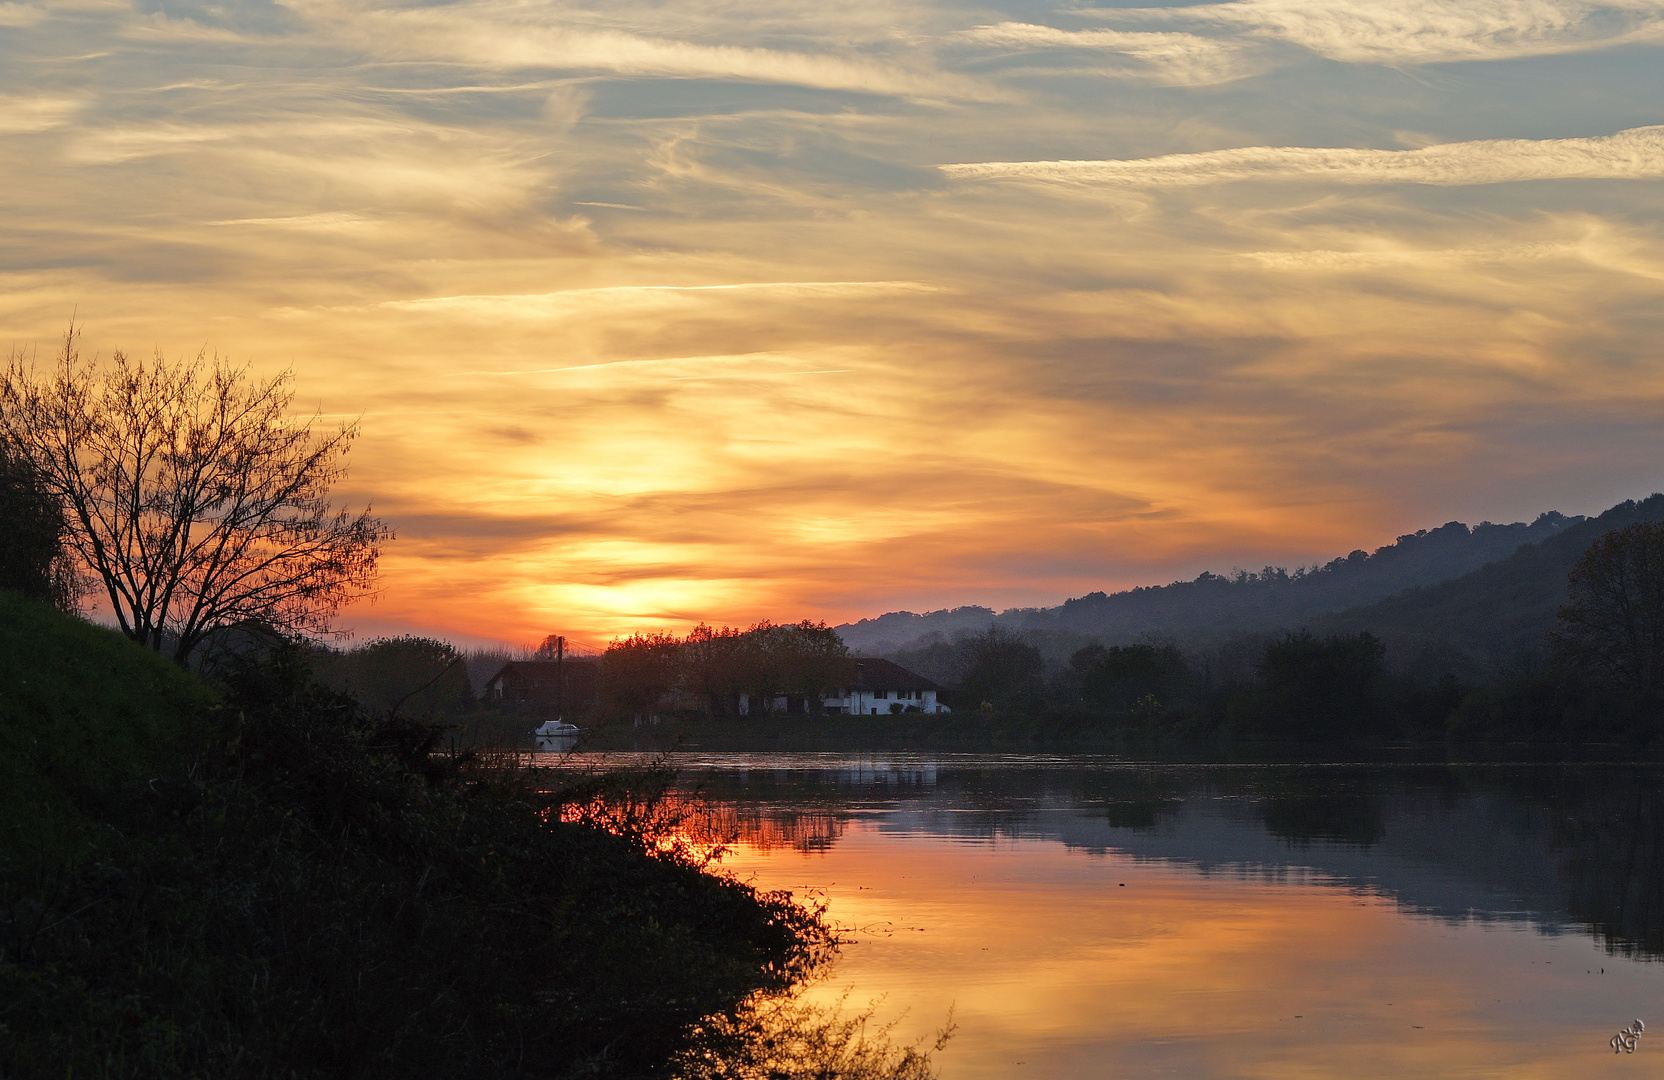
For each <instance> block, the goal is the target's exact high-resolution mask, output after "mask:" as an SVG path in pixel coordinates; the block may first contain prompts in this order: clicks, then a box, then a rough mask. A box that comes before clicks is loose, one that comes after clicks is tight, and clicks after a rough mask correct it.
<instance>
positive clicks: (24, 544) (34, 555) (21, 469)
mask: <svg viewBox="0 0 1664 1080" xmlns="http://www.w3.org/2000/svg"><path fill="white" fill-rule="evenodd" d="M64 531H65V523H64V512H63V506H62V504H60V503H59V501H58V499H57V498H56V496H54V495H53V494H52V491H51V488H50V487H49V486H48V485H47V483H46V478H45V477H44V476H43V475H42V474H41V472H40V470H39V469H37V468H36V467H35V465H34V463H33V462H32V461H30V460H29V458H28V456H27V455H25V454H23V453H21V452H19V451H18V450H16V449H15V448H14V447H12V446H11V444H9V443H7V442H5V441H4V440H0V589H15V590H17V591H18V592H20V593H23V594H24V595H25V596H30V597H33V598H35V599H36V600H44V601H46V602H47V603H50V604H53V605H55V606H57V607H60V608H65V609H67V608H69V607H71V606H73V605H74V602H75V599H76V593H77V590H76V589H75V587H74V584H75V582H74V575H73V571H72V570H71V568H70V565H69V560H68V556H67V553H66V552H65V550H64Z"/></svg>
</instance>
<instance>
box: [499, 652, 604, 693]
mask: <svg viewBox="0 0 1664 1080" xmlns="http://www.w3.org/2000/svg"><path fill="white" fill-rule="evenodd" d="M562 666H565V667H568V668H571V667H574V666H578V667H593V666H595V661H594V659H593V658H591V657H587V656H569V657H567V658H566V659H565V660H510V661H509V662H508V663H506V664H504V665H503V666H502V667H500V668H498V669H497V672H496V674H494V675H492V676H491V678H489V679H487V680H485V684H486V685H487V686H490V685H491V684H492V683H494V682H496V681H497V680H498V679H500V678H502V677H503V676H504V675H507V674H510V673H511V672H512V673H513V674H515V675H518V676H520V677H521V678H523V679H529V680H531V681H533V682H542V681H543V680H544V679H549V680H553V679H554V678H555V677H556V674H557V672H556V669H557V668H560V667H562Z"/></svg>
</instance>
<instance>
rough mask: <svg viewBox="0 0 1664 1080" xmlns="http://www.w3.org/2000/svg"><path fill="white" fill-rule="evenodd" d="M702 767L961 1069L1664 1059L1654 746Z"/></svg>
mask: <svg viewBox="0 0 1664 1080" xmlns="http://www.w3.org/2000/svg"><path fill="white" fill-rule="evenodd" d="M679 764H680V765H681V767H682V769H683V770H684V776H685V777H686V778H687V779H688V782H689V783H690V784H697V785H698V786H699V787H700V788H701V789H702V790H703V791H704V793H705V795H706V796H707V797H708V798H709V799H711V800H712V801H713V803H714V805H715V807H716V817H717V818H718V819H719V821H718V823H719V825H720V826H721V827H722V828H723V829H725V830H727V831H728V832H729V833H730V834H731V835H733V836H736V837H737V838H738V839H737V841H736V842H735V843H734V845H733V851H732V853H731V854H730V855H729V856H728V857H727V858H726V860H725V864H726V865H727V866H728V867H729V868H730V869H731V870H732V871H733V872H735V873H736V874H738V875H739V876H741V877H742V878H745V879H749V880H752V881H754V882H755V883H756V884H758V885H760V886H763V887H765V888H770V889H775V888H781V889H790V890H792V891H793V892H795V893H797V894H799V895H800V896H801V897H803V898H805V899H808V898H820V899H822V900H824V902H825V903H826V904H827V905H828V910H829V915H830V917H831V918H832V920H833V921H834V922H836V923H837V924H838V925H840V926H842V927H845V928H847V937H848V939H849V944H847V945H846V946H845V947H844V948H843V950H842V953H841V955H840V957H839V959H838V961H837V962H836V964H835V965H834V966H833V968H832V969H831V971H830V972H829V974H828V978H827V979H826V981H825V982H824V983H823V984H821V985H819V986H817V987H816V988H814V990H813V991H812V993H814V994H815V995H818V996H820V997H825V998H836V997H838V996H840V995H842V994H843V993H845V992H846V991H847V992H848V993H849V995H850V1001H851V1002H852V1003H856V1004H863V1003H865V1002H867V1001H869V1000H872V999H882V1000H881V1004H880V1005H879V1015H880V1017H882V1018H887V1019H897V1027H896V1034H897V1035H898V1036H900V1038H901V1039H902V1040H903V1041H909V1040H911V1039H913V1038H917V1037H924V1036H928V1035H930V1034H932V1033H933V1032H934V1031H935V1030H936V1029H937V1028H938V1027H940V1026H941V1025H942V1024H943V1022H944V1021H945V1019H946V1018H947V1016H948V1014H949V1011H950V1009H951V1011H952V1015H953V1018H954V1021H955V1022H956V1023H957V1025H958V1030H957V1033H956V1035H955V1037H954V1038H953V1040H952V1041H951V1043H950V1044H949V1045H948V1048H947V1049H946V1050H945V1051H943V1052H942V1053H941V1054H940V1055H939V1056H938V1058H937V1062H938V1065H939V1068H940V1073H941V1075H942V1076H943V1077H945V1078H948V1080H971V1078H993V1077H1142V1076H1176V1077H1197V1078H1203V1077H1267V1078H1273V1077H1274V1078H1289V1077H1308V1076H1309V1077H1334V1076H1346V1077H1394V1078H1397V1077H1416V1076H1427V1077H1469V1076H1471V1077H1492V1076H1495V1077H1501V1076H1507V1077H1514V1078H1520V1077H1568V1078H1570V1077H1577V1078H1584V1077H1594V1076H1664V964H1661V963H1659V962H1658V958H1659V957H1660V956H1664V863H1661V858H1664V850H1661V833H1664V829H1661V824H1664V815H1661V812H1660V811H1661V809H1664V806H1661V800H1660V785H1659V780H1660V777H1661V775H1664V774H1660V772H1659V771H1658V770H1656V769H1638V768H1626V767H1613V766H1573V767H1564V766H1548V767H1531V766H1526V767H1521V766H1464V767H1451V766H1436V767H1435V766H1347V765H1319V766H1298V767H1284V766H1273V767H1236V766H1219V767H1212V766H1210V767H1188V766H1186V767H1173V766H1139V765H1129V764H1126V763H1122V762H1114V761H1109V760H1103V759H1082V758H1034V757H989V756H939V757H924V756H905V755H888V756H883V757H872V756H840V755H815V754H795V755H762V754H756V755H746V754H727V755H704V756H699V755H683V756H682V757H681V758H680V759H679ZM1637 1018H1639V1019H1642V1020H1644V1021H1646V1022H1647V1023H1648V1024H1649V1025H1653V1024H1655V1023H1656V1026H1655V1027H1653V1028H1652V1029H1651V1034H1650V1035H1644V1036H1642V1038H1641V1039H1640V1040H1638V1048H1637V1050H1636V1052H1635V1053H1634V1054H1632V1055H1631V1054H1614V1052H1613V1050H1612V1047H1611V1046H1610V1045H1609V1040H1610V1039H1611V1038H1612V1036H1613V1035H1614V1034H1615V1033H1616V1032H1617V1031H1618V1029H1619V1028H1621V1027H1624V1026H1626V1025H1628V1024H1629V1023H1630V1022H1631V1021H1632V1020H1634V1019H1637Z"/></svg>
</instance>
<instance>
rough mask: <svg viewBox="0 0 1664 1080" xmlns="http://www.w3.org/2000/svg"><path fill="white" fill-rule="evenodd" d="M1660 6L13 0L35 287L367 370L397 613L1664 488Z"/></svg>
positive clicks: (728, 588)
mask: <svg viewBox="0 0 1664 1080" xmlns="http://www.w3.org/2000/svg"><path fill="white" fill-rule="evenodd" d="M1453 13H1454V14H1453ZM1661 41H1664V6H1661V5H1660V4H1658V3H1655V2H1651V0H1621V2H1618V3H1615V4H1607V5H1594V4H1591V3H1586V2H1581V0H1540V2H1539V0H1531V2H1527V0H1496V2H1495V3H1490V4H1486V5H1477V6H1476V5H1447V4H1441V3H1435V2H1434V0H1390V2H1384V3H1370V4H1364V3H1362V2H1361V0H1359V2H1351V0H1237V2H1233V3H1224V4H1208V5H1201V6H1195V7H1186V8H1177V9H1166V8H1163V9H1148V10H1144V9H1138V10H1130V9H1119V8H1107V7H1106V8H1102V9H1094V8H1081V9H1071V10H1070V11H1066V12H1057V11H1054V10H1052V9H1051V8H1049V7H1046V6H1045V5H1041V6H1034V5H1030V4H1027V3H1026V2H1016V0H1013V2H1012V3H1009V4H1006V5H1005V6H1003V7H983V6H976V5H966V4H948V3H913V2H908V3H896V4H891V3H886V4H859V3H858V4H853V5H836V6H832V7H828V6H827V5H824V4H815V5H810V4H803V3H798V2H796V0H779V2H774V3H767V4H764V3H754V2H748V0H736V2H734V3H722V4H718V3H711V2H707V3H683V2H672V3H668V4H632V3H627V2H626V3H620V4H609V5H607V6H606V9H605V11H601V10H598V9H594V8H593V6H588V7H586V6H580V5H567V4H562V3H554V2H544V0H535V2H514V3H511V2H507V0H465V2H457V3H447V4H433V5H413V4H400V3H372V2H360V0H347V2H339V3H330V4H322V3H316V2H312V0H284V2H274V0H257V2H256V0H249V2H237V3H229V4H219V5H204V4H196V3H192V2H189V0H165V2H160V0H159V2H154V3H153V2H146V3H142V4H137V5H127V4H122V3H116V2H113V0H68V2H62V3H59V2H48V3H38V4H19V3H0V61H3V64H4V70H6V71H7V72H8V78H7V79H6V81H5V82H4V84H0V143H3V144H4V150H5V152H4V153H3V154H0V275H3V280H4V284H5V288H4V289H3V290H0V333H3V336H4V337H5V339H6V340H7V341H9V342H10V343H12V344H13V345H15V346H17V347H23V348H29V347H36V346H38V347H39V348H40V349H41V350H42V351H49V350H50V349H51V347H52V343H53V339H54V337H55V336H56V335H58V334H59V333H61V331H62V329H63V327H64V326H65V325H66V324H67V322H68V320H69V318H70V316H71V313H72V312H76V313H78V318H79V319H80V320H81V322H82V323H83V325H84V327H85V338H84V342H85V346H86V349H87V351H89V352H90V351H94V350H103V351H106V352H107V351H108V350H109V349H111V348H114V347H122V348H125V349H127V350H128V351H130V352H144V351H148V350H149V349H150V348H152V347H159V348H161V349H163V350H164V351H166V352H168V353H170V354H175V353H180V352H195V351H196V350H197V349H198V348H200V347H202V346H203V345H204V344H206V345H207V346H209V347H210V348H213V349H217V350H219V351H220V352H222V353H224V354H227V355H229V356H231V357H233V358H235V359H238V360H246V361H249V362H251V363H252V364H253V365H254V366H255V368H256V369H257V370H259V371H262V372H268V371H272V370H275V369H278V368H281V367H283V366H285V365H292V366H293V367H294V369H295V371H296V372H297V375H298V386H299V391H300V397H301V399H302V400H303V401H304V402H305V403H306V404H307V405H308V406H309V407H311V406H314V405H315V406H317V407H318V408H320V409H321V410H322V411H323V412H324V413H326V414H327V415H328V416H329V417H331V418H338V417H340V416H361V417H362V422H363V438H362V439H361V440H360V441H359V443H358V444H357V448H356V450H355V452H354V469H353V473H352V477H351V480H350V483H349V485H348V486H347V487H346V488H345V489H343V494H344V495H345V496H347V497H349V498H351V499H353V500H356V501H366V500H367V501H371V502H373V503H374V504H375V506H376V508H377V510H378V511H379V512H381V513H382V514H384V515H385V516H386V517H388V518H389V519H390V521H391V522H392V524H393V525H394V526H395V528H396V529H397V531H398V534H399V539H398V541H397V542H396V543H395V544H393V545H392V546H391V547H390V548H389V550H388V554H387V558H386V562H385V578H384V589H383V592H382V594H381V596H380V598H379V600H378V601H377V603H376V604H375V605H373V606H369V607H364V608H360V609H358V610H356V611H354V612H352V613H350V615H349V618H348V620H347V622H348V624H349V625H352V626H355V627H356V628H358V630H359V631H360V632H361V633H371V632H384V631H389V630H394V631H396V630H406V629H410V630H423V631H428V632H437V633H443V634H450V635H453V636H456V637H458V638H459V639H465V640H485V639H492V640H502V641H508V642H526V641H535V640H536V639H538V638H540V637H541V636H542V635H543V634H545V633H549V632H557V631H558V632H566V633H569V634H570V635H572V636H575V637H579V638H581V639H583V640H587V641H591V642H597V643H598V642H602V641H604V640H605V639H606V638H607V637H609V636H611V635H612V634H614V633H621V632H628V631H630V630H635V629H653V628H670V629H677V630H681V629H685V628H686V627H687V626H689V625H690V624H692V623H693V622H695V621H698V620H701V619H703V620H710V621H718V622H721V621H728V622H741V623H745V622H750V621H753V620H755V619H758V618H763V617H769V618H774V619H795V618H801V617H804V616H810V617H817V618H819V617H825V618H827V619H829V620H832V621H834V622H836V621H840V620H843V619H846V618H855V617H859V616H862V615H869V614H877V613H880V612H882V611H886V610H892V609H897V608H909V609H913V610H924V609H928V608H934V607H941V606H950V605H957V604H963V603H982V604H988V605H991V606H994V607H1005V606H1010V605H1024V604H1035V603H1048V604H1050V603H1056V602H1059V601H1060V600H1062V599H1063V598H1065V597H1067V596H1071V595H1079V594H1081V593H1083V592H1086V591H1089V590H1091V589H1098V588H1104V589H1114V588H1117V587H1125V586H1128V585H1133V584H1140V583H1149V582H1158V581H1165V580H1171V579H1172V578H1174V577H1178V576H1183V577H1192V576H1194V575H1195V574H1196V573H1197V572H1198V571H1200V570H1202V569H1214V570H1228V569H1230V568H1231V567H1232V566H1233V565H1244V566H1249V567H1257V566H1258V565H1260V564H1262V563H1264V562H1267V561H1277V562H1281V563H1285V564H1286V563H1293V562H1296V561H1300V560H1306V561H1311V560H1315V559H1327V558H1329V557H1332V556H1334V555H1336V554H1342V553H1344V552H1346V551H1348V550H1350V549H1352V548H1354V547H1359V546H1364V547H1374V546H1377V545H1379V544H1382V543H1387V542H1390V541H1391V539H1392V537H1393V536H1394V535H1396V534H1397V533H1399V532H1404V531H1409V530H1413V529H1415V528H1418V527H1424V526H1431V525H1436V524H1439V523H1441V522H1443V521H1446V520H1449V519H1451V518H1455V517H1460V518H1461V519H1462V520H1466V521H1469V522H1470V523H1471V522H1476V521H1478V520H1480V519H1482V518H1489V519H1492V520H1514V519H1517V518H1521V517H1529V516H1532V515H1534V514H1535V513H1537V512H1539V511H1541V510H1546V509H1551V508H1554V509H1560V510H1563V511H1566V512H1572V513H1576V512H1590V511H1597V510H1599V509H1602V508H1604V507H1605V506H1606V505H1609V504H1610V503H1612V502H1615V501H1617V500H1619V499H1622V498H1626V497H1630V496H1641V495H1645V494H1647V493H1648V492H1650V491H1652V490H1653V489H1654V488H1656V487H1660V486H1664V478H1661V476H1660V471H1661V470H1660V469H1659V467H1658V466H1657V462H1658V460H1659V450H1660V449H1661V447H1660V445H1659V425H1658V421H1657V417H1658V415H1659V414H1660V405H1661V404H1664V402H1661V400H1660V399H1661V397H1664V382H1661V379H1660V366H1659V360H1660V346H1659V344H1658V342H1659V341H1660V340H1664V334H1661V333H1660V330H1661V329H1664V327H1661V325H1660V322H1661V318H1660V312H1661V311H1664V306H1661V305H1660V303H1659V300H1660V295H1659V294H1660V289H1661V284H1664V245H1661V243H1660V239H1661V226H1660V209H1661V203H1664V200H1661V193H1664V192H1661V187H1660V184H1659V179H1660V177H1664V130H1661V129H1658V128H1650V127H1648V126H1647V125H1651V124H1656V123H1657V122H1658V121H1659V119H1660V118H1661V117H1664V110H1661V108H1660V106H1661V105H1664V76H1661V75H1660V72H1664V64H1660V63H1659V59H1660V56H1659V43H1660V42H1661Z"/></svg>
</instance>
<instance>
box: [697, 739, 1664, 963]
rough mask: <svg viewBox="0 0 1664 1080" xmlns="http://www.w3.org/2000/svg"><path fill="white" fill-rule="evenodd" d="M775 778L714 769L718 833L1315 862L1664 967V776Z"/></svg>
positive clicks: (986, 768)
mask: <svg viewBox="0 0 1664 1080" xmlns="http://www.w3.org/2000/svg"><path fill="white" fill-rule="evenodd" d="M717 764H719V765H720V762H718V763H717ZM770 766H771V767H769V768H767V769H759V768H756V767H755V766H754V765H750V767H747V768H746V769H745V770H744V771H743V772H739V771H736V770H733V769H726V768H720V767H719V768H712V769H709V770H706V771H701V772H699V773H698V774H697V783H698V785H699V787H700V790H701V791H702V793H703V795H704V798H705V799H706V800H707V807H708V809H707V811H706V813H707V825H708V828H710V829H711V830H712V832H713V833H720V834H721V835H723V836H724V837H725V838H727V839H729V840H730V841H739V842H743V843H745V844H748V845H752V846H753V847H755V848H756V849H758V850H762V851H768V850H776V849H780V848H792V849H795V850H797V851H801V852H804V853H812V852H821V851H828V850H830V849H831V848H832V847H833V846H835V845H836V844H838V843H839V841H840V840H841V839H843V837H844V836H845V832H846V830H847V829H848V828H849V826H850V824H851V822H853V821H855V820H858V819H860V818H863V817H873V818H877V819H878V820H879V821H880V822H881V824H880V827H881V828H883V829H886V830H899V831H920V832H936V833H942V834H951V835H953V836H955V837H962V838H963V837H971V838H980V839H987V840H993V839H998V838H1001V837H1009V838H1022V837H1027V838H1035V839H1040V838H1050V839H1053V840H1058V841H1061V842H1062V843H1064V844H1066V845H1068V846H1070V847H1080V848H1085V849H1087V850H1092V851H1111V850H1113V851H1121V852H1124V853H1128V854H1132V855H1134V856H1136V857H1140V858H1147V859H1151V860H1158V861H1165V862H1173V863H1180V864H1190V865H1193V866H1195V867H1197V868H1198V869H1200V870H1201V871H1202V872H1204V873H1221V872H1230V873H1235V874H1240V875H1256V874H1269V873H1272V872H1273V871H1280V870H1283V869H1286V868H1288V867H1290V866H1299V867H1305V868H1311V869H1315V870H1316V871H1318V872H1319V873H1320V874H1321V875H1323V876H1324V877H1325V879H1326V880H1330V881H1332V882H1334V883H1336V884H1339V885H1345V886H1351V887H1355V888H1357V887H1361V888H1365V889H1368V890H1369V891H1372V892H1375V893H1379V894H1381V895H1385V896H1389V897H1391V898H1393V899H1395V900H1396V901H1397V902H1398V903H1399V904H1400V905H1401V906H1402V907H1404V908H1406V909H1409V910H1414V911H1417V912H1420V913H1422V914H1425V915H1431V916H1434V917H1439V918H1446V919H1452V920H1473V919H1477V920H1481V921H1487V920H1500V921H1522V920H1523V921H1528V922H1531V923H1532V924H1534V925H1536V926H1537V927H1538V929H1540V930H1543V931H1544V932H1549V933H1558V932H1563V931H1567V930H1572V929H1575V928H1581V929H1583V930H1585V931H1587V932H1590V933H1592V935H1593V936H1594V937H1596V938H1597V939H1598V940H1599V941H1601V942H1602V943H1603V944H1604V945H1605V947H1606V948H1607V949H1608V950H1610V951H1612V952H1614V953H1616V954H1621V955H1626V956H1631V957H1635V958H1645V959H1656V958H1660V957H1664V785H1661V784H1660V779H1661V778H1664V771H1661V770H1659V769H1658V768H1657V767H1655V766H1627V765H1594V764H1578V765H1437V766H1427V765H1416V766H1403V765H1335V766H1310V765H1302V766H1256V767H1239V766H1133V765H1127V764H1125V763H1115V762H1078V761H1076V762H1071V761H1068V760H1066V759H1062V760H1060V759H1052V760H1046V761H1040V762H1025V761H1024V760H1022V759H1012V760H1006V761H999V762H985V761H984V762H979V761H976V760H969V761H964V762H942V763H935V764H933V765H932V766H931V768H930V769H929V771H928V773H927V772H926V771H925V770H924V768H923V767H922V766H920V765H918V764H901V765H896V764H893V763H892V764H888V765H887V764H885V763H877V764H875V763H874V762H872V761H861V762H855V763H849V764H845V763H842V762H826V761H813V760H810V761H805V762H803V763H801V764H797V763H793V762H791V761H789V760H782V758H780V757H774V758H771V759H770ZM1256 837H1257V838H1258V839H1257V840H1256V839H1255V838H1256Z"/></svg>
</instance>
